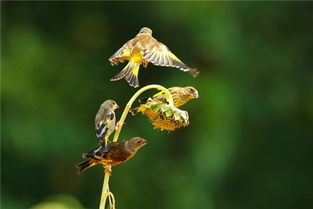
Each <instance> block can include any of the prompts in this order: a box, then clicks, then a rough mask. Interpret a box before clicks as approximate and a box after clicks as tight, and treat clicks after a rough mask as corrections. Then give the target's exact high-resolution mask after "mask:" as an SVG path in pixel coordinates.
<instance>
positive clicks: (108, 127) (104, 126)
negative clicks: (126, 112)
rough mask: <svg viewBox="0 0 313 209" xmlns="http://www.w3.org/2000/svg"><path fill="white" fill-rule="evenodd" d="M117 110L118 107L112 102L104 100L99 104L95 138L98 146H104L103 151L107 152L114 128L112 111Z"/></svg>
mask: <svg viewBox="0 0 313 209" xmlns="http://www.w3.org/2000/svg"><path fill="white" fill-rule="evenodd" d="M117 108H119V106H118V105H117V104H116V102H115V101H114V100H111V99H109V100H106V101H104V102H103V103H102V104H101V106H100V108H99V110H98V112H97V114H96V117H95V130H96V136H97V139H98V142H99V144H100V145H104V150H103V151H107V144H108V140H109V136H110V135H111V134H112V132H113V131H114V130H115V127H116V124H115V122H116V119H115V112H114V110H116V109H117Z"/></svg>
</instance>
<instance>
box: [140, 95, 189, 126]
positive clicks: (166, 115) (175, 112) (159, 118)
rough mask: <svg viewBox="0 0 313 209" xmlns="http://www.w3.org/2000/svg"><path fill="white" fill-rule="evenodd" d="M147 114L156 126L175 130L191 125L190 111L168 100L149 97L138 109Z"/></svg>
mask: <svg viewBox="0 0 313 209" xmlns="http://www.w3.org/2000/svg"><path fill="white" fill-rule="evenodd" d="M137 112H141V113H142V114H144V115H146V116H147V117H148V118H149V120H150V121H151V123H152V124H153V126H154V128H157V129H161V130H168V131H173V130H175V129H177V128H180V127H185V126H188V125H189V116H188V112H187V111H184V110H181V109H178V108H176V107H174V106H171V105H169V104H168V103H167V102H164V101H161V100H157V99H151V98H149V99H148V100H147V102H146V103H145V104H141V105H140V106H139V108H138V109H137Z"/></svg>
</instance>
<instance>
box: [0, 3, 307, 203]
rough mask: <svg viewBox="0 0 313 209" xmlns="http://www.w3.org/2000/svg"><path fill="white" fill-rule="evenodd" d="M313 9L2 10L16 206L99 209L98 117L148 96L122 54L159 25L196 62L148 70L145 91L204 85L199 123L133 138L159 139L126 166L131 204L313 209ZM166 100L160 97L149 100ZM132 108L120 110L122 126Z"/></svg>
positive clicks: (148, 129) (163, 36)
mask: <svg viewBox="0 0 313 209" xmlns="http://www.w3.org/2000/svg"><path fill="white" fill-rule="evenodd" d="M312 9H313V3H311V2H302V3H301V2H298V3H296V2H287V3H286V2H285V3H284V2H266V3H265V2H263V3H262V2H254V3H251V2H250V3H249V2H241V3H238V2H237V3H227V2H223V3H216V2H215V3H212V2H170V3H166V2H150V3H146V2H129V3H127V2H116V3H113V2H2V9H1V13H2V14H1V17H2V25H1V35H2V36H1V49H2V50H1V52H2V53H1V61H2V62H1V67H2V75H1V86H2V88H1V97H2V100H1V105H2V106H1V107H2V108H1V113H2V117H1V122H2V123H1V124H2V131H1V137H2V149H1V157H2V158H1V162H2V172H1V173H2V178H1V187H2V192H1V195H2V208H4V209H20V208H32V209H51V208H54V209H73V208H75V209H79V208H85V209H87V208H90V209H91V208H97V207H98V204H99V198H100V193H101V187H102V180H103V172H102V168H101V166H97V167H93V168H92V169H90V170H88V172H86V173H84V174H83V175H81V176H78V175H77V174H76V172H77V171H76V169H75V167H74V164H75V163H77V162H79V161H81V160H82V159H81V154H82V153H83V152H86V151H89V150H90V149H92V148H94V147H95V146H96V145H97V144H96V138H95V133H94V123H93V122H94V116H95V114H96V112H97V110H98V107H99V106H100V104H101V103H102V102H103V101H104V100H106V99H109V98H112V99H114V100H116V101H117V103H118V104H119V105H120V106H121V107H123V106H125V104H126V103H127V101H128V99H129V98H130V97H131V95H132V94H134V93H135V91H136V90H135V89H133V88H131V87H130V86H128V84H127V83H126V81H125V80H121V81H118V82H110V81H109V79H110V78H111V77H113V76H114V75H115V74H117V73H118V72H119V71H120V70H121V69H122V68H123V66H124V65H125V64H120V65H118V66H115V67H112V66H111V65H110V64H109V61H108V58H109V57H110V56H111V55H112V54H113V53H114V52H115V51H116V50H117V49H118V48H120V47H121V46H122V44H124V42H126V41H127V40H129V39H131V38H132V37H133V36H135V35H136V34H137V32H138V31H139V29H140V28H141V27H143V26H147V27H150V28H152V29H153V32H154V34H153V35H154V37H156V38H157V39H158V40H159V41H161V42H163V43H165V44H166V45H167V46H168V47H169V48H170V49H171V50H172V51H173V52H174V53H175V54H176V55H177V56H178V57H180V58H181V59H182V60H183V61H184V62H185V63H186V64H188V65H189V66H192V67H197V68H198V69H199V70H200V72H201V74H200V76H199V77H197V78H192V77H191V76H190V75H189V74H188V73H184V72H181V71H179V70H177V69H173V68H164V67H154V66H152V65H149V67H148V68H147V69H143V68H141V70H140V76H139V80H140V84H141V86H144V85H148V84H152V83H156V84H161V85H164V86H166V87H171V86H188V85H191V86H194V87H196V88H197V89H198V90H199V93H200V98H199V99H198V100H193V101H191V102H190V103H188V104H187V105H185V106H184V107H183V109H185V110H188V112H189V115H190V122H191V124H190V126H188V127H186V128H183V129H179V130H177V131H175V132H172V133H168V132H166V131H163V132H161V131H157V130H154V129H153V128H152V125H151V124H150V123H149V122H148V120H147V119H146V118H145V117H143V116H140V115H139V116H136V117H131V116H129V117H128V118H127V120H126V125H125V126H124V129H123V130H122V133H121V139H129V138H131V137H133V136H141V137H144V138H146V139H148V141H149V145H148V146H146V147H144V148H143V149H142V150H140V152H139V153H138V154H137V155H136V156H135V158H133V159H132V160H131V161H129V162H127V163H125V164H123V165H120V166H117V167H115V168H114V169H113V175H112V178H111V181H110V186H111V191H112V192H113V193H114V194H115V198H116V201H117V208H118V209H122V208H127V209H135V208H150V209H160V208H162V209H174V208H180V209H190V208H200V209H201V208H207V209H229V208H232V209H251V208H253V209H259V208H260V209H264V208H267V209H269V208H271V209H278V208H283V209H294V208H297V209H302V208H312V206H313V204H312V203H313V195H312V187H313V180H312V177H313V164H312V160H313V152H312V146H313V143H312V139H313V134H312V131H313V125H312V124H313V27H312V20H313V12H312V11H313V10H312ZM153 93H155V92H153V91H150V92H148V93H147V94H146V95H151V94H153ZM121 112H122V110H121V109H119V111H118V112H117V116H118V118H119V117H120V115H121Z"/></svg>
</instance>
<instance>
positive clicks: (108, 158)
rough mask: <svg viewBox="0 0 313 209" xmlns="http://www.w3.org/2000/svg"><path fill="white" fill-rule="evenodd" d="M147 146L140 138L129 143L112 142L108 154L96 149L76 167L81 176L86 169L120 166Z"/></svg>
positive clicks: (85, 156) (84, 156)
mask: <svg viewBox="0 0 313 209" xmlns="http://www.w3.org/2000/svg"><path fill="white" fill-rule="evenodd" d="M146 144H147V141H146V140H145V139H143V138H140V137H133V138H131V139H130V140H128V141H120V142H112V143H109V144H108V152H103V151H101V150H99V148H96V149H94V150H92V151H90V152H87V153H84V154H83V158H85V159H87V160H85V161H83V162H80V163H78V164H76V166H75V167H76V168H78V174H81V173H83V172H84V171H85V170H86V169H88V168H90V167H92V166H94V165H97V164H102V165H105V166H108V165H111V166H114V165H118V164H121V163H123V162H125V161H127V160H129V159H131V158H132V157H133V156H134V155H135V154H136V152H137V151H138V150H139V149H140V148H141V147H143V146H144V145H146Z"/></svg>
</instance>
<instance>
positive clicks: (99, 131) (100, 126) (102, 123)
mask: <svg viewBox="0 0 313 209" xmlns="http://www.w3.org/2000/svg"><path fill="white" fill-rule="evenodd" d="M113 119H114V112H110V113H108V114H106V115H105V117H104V118H103V119H102V120H99V121H98V122H97V123H96V127H95V129H96V136H97V137H98V138H102V137H103V136H104V135H105V133H106V132H107V131H108V129H109V128H110V125H111V121H112V120H113Z"/></svg>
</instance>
